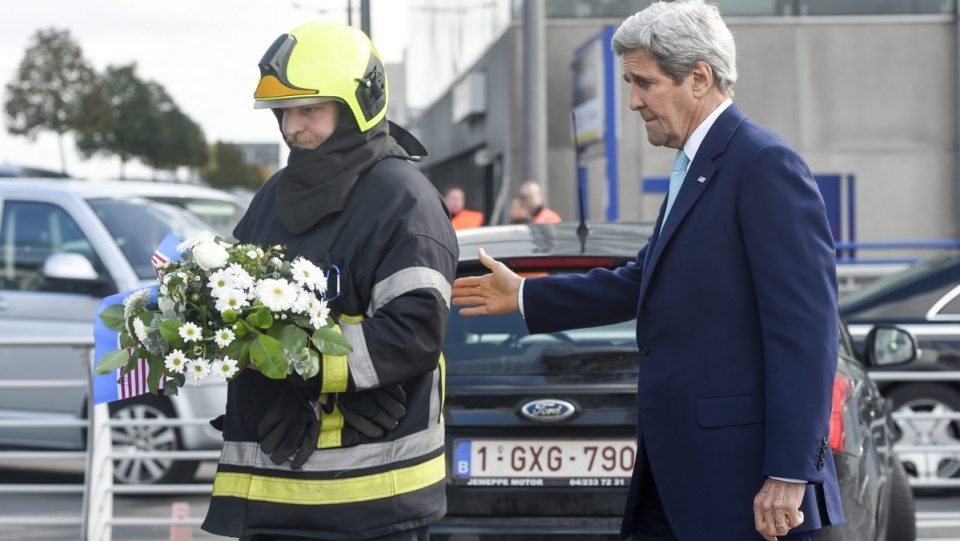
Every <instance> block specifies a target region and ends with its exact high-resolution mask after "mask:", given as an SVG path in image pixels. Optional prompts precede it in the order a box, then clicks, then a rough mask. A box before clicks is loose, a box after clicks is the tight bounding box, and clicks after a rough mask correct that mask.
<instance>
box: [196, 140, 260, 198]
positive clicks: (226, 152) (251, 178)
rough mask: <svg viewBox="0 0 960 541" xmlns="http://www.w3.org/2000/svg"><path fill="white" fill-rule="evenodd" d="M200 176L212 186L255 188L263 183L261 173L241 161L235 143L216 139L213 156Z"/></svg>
mask: <svg viewBox="0 0 960 541" xmlns="http://www.w3.org/2000/svg"><path fill="white" fill-rule="evenodd" d="M200 178H202V179H203V180H205V181H206V182H207V184H209V185H210V186H212V187H214V188H233V187H241V188H249V189H252V190H256V189H258V188H259V187H260V185H261V184H263V177H262V175H261V174H260V173H259V172H258V171H257V170H256V169H255V168H253V167H251V166H249V165H247V164H246V162H244V161H243V155H242V154H241V152H240V149H239V148H237V146H236V145H232V144H230V143H224V142H222V141H217V143H216V144H215V145H213V156H212V159H211V160H210V163H209V165H208V167H207V168H206V169H205V170H204V171H203V172H201V174H200Z"/></svg>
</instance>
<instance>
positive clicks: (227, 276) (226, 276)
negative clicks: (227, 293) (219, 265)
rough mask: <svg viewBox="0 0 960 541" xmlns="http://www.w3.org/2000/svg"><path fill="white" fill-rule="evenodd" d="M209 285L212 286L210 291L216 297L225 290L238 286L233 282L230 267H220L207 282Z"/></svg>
mask: <svg viewBox="0 0 960 541" xmlns="http://www.w3.org/2000/svg"><path fill="white" fill-rule="evenodd" d="M207 287H209V288H210V293H211V294H212V295H213V296H214V297H219V296H220V293H221V292H222V291H223V290H225V289H233V288H235V287H237V286H236V284H234V283H233V274H232V273H231V272H230V271H229V269H220V270H218V271H216V272H213V273H211V274H210V281H209V282H207Z"/></svg>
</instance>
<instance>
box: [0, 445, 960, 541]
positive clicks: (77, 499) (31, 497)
mask: <svg viewBox="0 0 960 541" xmlns="http://www.w3.org/2000/svg"><path fill="white" fill-rule="evenodd" d="M215 470H216V464H214V463H212V462H210V463H204V464H202V465H201V466H200V468H199V470H198V471H197V477H196V481H197V482H198V483H210V482H211V481H212V480H213V474H214V471H215ZM82 482H83V468H82V465H81V466H79V467H78V466H77V465H70V464H58V465H49V466H44V468H43V469H42V471H37V470H36V469H34V470H24V469H19V468H16V467H14V465H11V464H3V463H0V484H11V485H15V484H46V485H67V484H74V485H79V484H81V483H82ZM177 502H185V503H187V504H188V505H189V507H190V515H189V516H190V517H192V518H194V519H196V518H200V517H203V516H204V515H205V514H206V511H207V505H208V504H209V497H207V496H198V495H193V494H165V495H160V496H154V495H149V496H134V495H124V496H117V497H116V498H114V503H113V507H114V516H115V517H118V518H119V517H152V518H167V517H170V516H171V511H172V506H173V504H174V503H177ZM82 508H83V498H82V495H81V494H58V493H55V494H3V493H0V541H76V539H78V532H79V530H80V527H79V525H76V524H75V525H63V524H60V525H58V524H55V523H54V522H55V521H66V520H76V521H78V520H79V517H80V516H81V512H82ZM917 513H918V516H920V517H924V516H935V517H939V516H942V515H940V514H941V513H952V514H953V516H954V517H957V518H960V491H954V492H951V493H948V494H945V495H940V496H919V497H918V498H917ZM37 516H41V517H49V519H50V520H49V521H48V523H47V524H43V525H34V526H12V525H8V524H4V523H3V520H4V519H6V518H10V517H37ZM954 520H956V518H955V519H954ZM918 525H919V526H920V529H919V530H918V532H917V533H918V538H917V541H960V525H956V526H949V527H932V528H927V527H924V526H923V521H922V520H921V522H920V523H919V524H918ZM169 532H170V528H169V526H148V527H143V526H138V527H132V526H118V527H114V529H113V538H114V539H116V540H121V539H122V540H124V541H158V540H161V539H163V540H166V539H168V538H169ZM191 533H192V539H193V540H194V541H229V539H228V538H223V537H219V536H213V535H210V534H208V533H206V532H204V531H202V530H201V529H200V528H199V527H194V528H191Z"/></svg>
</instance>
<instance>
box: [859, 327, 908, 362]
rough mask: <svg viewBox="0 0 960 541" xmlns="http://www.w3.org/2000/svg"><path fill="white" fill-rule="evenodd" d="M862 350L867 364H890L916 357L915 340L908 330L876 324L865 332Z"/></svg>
mask: <svg viewBox="0 0 960 541" xmlns="http://www.w3.org/2000/svg"><path fill="white" fill-rule="evenodd" d="M863 351H864V356H865V357H866V359H865V361H866V363H865V364H867V365H868V366H892V365H897V364H903V363H906V362H909V361H912V360H914V359H916V358H917V353H918V350H917V342H916V341H915V340H914V339H913V335H911V334H910V333H909V332H907V331H905V330H903V329H900V328H897V327H889V326H883V325H878V326H876V327H874V328H872V329H870V332H869V333H867V337H866V339H865V340H864V341H863Z"/></svg>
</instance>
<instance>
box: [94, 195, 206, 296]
mask: <svg viewBox="0 0 960 541" xmlns="http://www.w3.org/2000/svg"><path fill="white" fill-rule="evenodd" d="M87 203H89V205H90V208H92V209H93V211H94V212H95V213H96V215H97V216H98V217H99V218H100V221H101V222H103V225H104V227H106V228H107V231H109V232H110V234H111V235H112V236H113V238H114V239H115V240H116V241H117V245H118V246H119V247H120V251H121V252H123V256H124V257H125V258H126V259H127V261H129V262H130V266H131V267H133V270H134V271H135V272H136V273H137V276H138V277H139V278H140V279H142V280H150V279H155V278H156V277H157V275H156V273H155V271H154V270H153V264H152V263H151V261H150V259H151V257H152V256H153V252H154V250H156V248H157V246H158V245H159V244H160V241H162V240H163V238H164V237H166V236H167V234H169V233H173V234H174V235H177V236H178V237H181V238H184V239H185V238H189V237H192V236H194V235H196V234H198V233H200V232H201V231H204V230H209V229H211V227H210V225H209V224H206V223H204V222H203V221H201V220H200V219H199V218H197V217H196V216H194V215H193V214H191V213H189V212H187V211H185V210H183V209H182V208H180V207H177V206H173V205H167V204H165V203H160V202H158V201H152V200H149V199H144V198H141V197H117V198H100V199H89V200H87ZM217 233H222V232H219V231H217Z"/></svg>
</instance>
